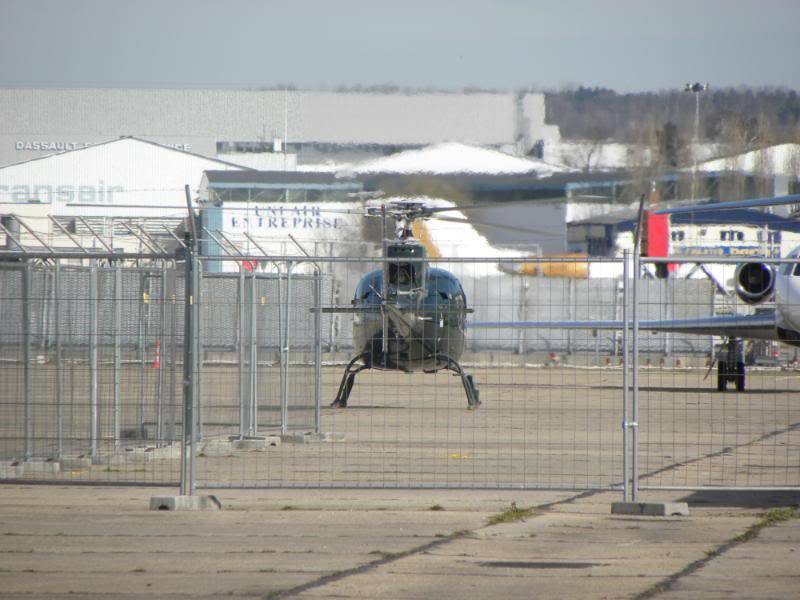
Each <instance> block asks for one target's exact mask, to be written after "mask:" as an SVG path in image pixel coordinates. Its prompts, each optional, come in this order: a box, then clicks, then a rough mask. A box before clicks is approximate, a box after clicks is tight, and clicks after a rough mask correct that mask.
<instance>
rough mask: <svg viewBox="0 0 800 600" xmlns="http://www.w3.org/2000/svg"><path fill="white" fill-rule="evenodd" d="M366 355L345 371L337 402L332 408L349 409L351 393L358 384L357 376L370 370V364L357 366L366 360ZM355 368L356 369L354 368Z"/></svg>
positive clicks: (350, 363) (349, 364)
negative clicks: (357, 363)
mask: <svg viewBox="0 0 800 600" xmlns="http://www.w3.org/2000/svg"><path fill="white" fill-rule="evenodd" d="M366 356H367V355H366V354H359V355H358V356H356V357H355V358H354V359H353V360H351V361H350V362H349V363H347V366H346V367H345V369H344V375H343V376H342V381H341V383H340V384H339V391H338V392H336V400H334V401H333V402H331V406H333V407H335V408H347V399H348V398H349V397H350V392H351V391H352V390H353V384H354V383H355V382H356V374H357V373H360V372H361V371H364V370H365V369H369V368H370V365H369V364H363V365H358V366H355V364H356V361H358V360H362V359H365V358H366ZM354 366H355V368H353V367H354Z"/></svg>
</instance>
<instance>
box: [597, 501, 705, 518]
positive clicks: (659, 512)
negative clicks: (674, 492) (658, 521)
mask: <svg viewBox="0 0 800 600" xmlns="http://www.w3.org/2000/svg"><path fill="white" fill-rule="evenodd" d="M611 514H612V515H638V516H644V517H671V516H676V515H677V516H688V515H689V505H688V504H686V502H612V503H611Z"/></svg>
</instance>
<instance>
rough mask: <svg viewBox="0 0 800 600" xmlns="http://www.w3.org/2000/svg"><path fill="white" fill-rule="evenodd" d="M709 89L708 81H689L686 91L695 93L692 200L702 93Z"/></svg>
mask: <svg viewBox="0 0 800 600" xmlns="http://www.w3.org/2000/svg"><path fill="white" fill-rule="evenodd" d="M707 90H708V84H707V83H697V82H695V83H687V84H686V87H685V88H683V91H684V92H692V93H693V94H694V137H692V164H693V166H692V200H694V189H695V179H696V177H697V144H698V143H699V142H700V94H701V93H702V92H705V91H707Z"/></svg>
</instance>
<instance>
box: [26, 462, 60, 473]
mask: <svg viewBox="0 0 800 600" xmlns="http://www.w3.org/2000/svg"><path fill="white" fill-rule="evenodd" d="M24 464H25V474H26V475H55V474H56V473H59V472H61V463H59V462H58V461H55V460H26V461H25V463H24Z"/></svg>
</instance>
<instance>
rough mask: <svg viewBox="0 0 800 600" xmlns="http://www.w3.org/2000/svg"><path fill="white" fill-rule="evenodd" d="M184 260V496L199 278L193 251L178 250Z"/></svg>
mask: <svg viewBox="0 0 800 600" xmlns="http://www.w3.org/2000/svg"><path fill="white" fill-rule="evenodd" d="M181 255H182V257H183V259H184V269H185V270H184V273H185V279H184V317H183V436H182V438H181V495H182V496H186V495H191V494H192V493H193V492H194V444H193V442H194V394H195V383H196V381H195V375H196V373H195V367H196V362H195V356H194V355H195V350H196V346H195V335H196V332H197V324H196V323H195V320H196V319H195V317H196V314H195V307H196V298H195V295H194V294H195V291H196V287H195V281H194V279H195V277H196V275H197V273H196V271H195V268H194V267H195V265H194V254H193V252H192V249H191V248H190V247H186V248H184V249H180V250H178V258H180V257H181Z"/></svg>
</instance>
